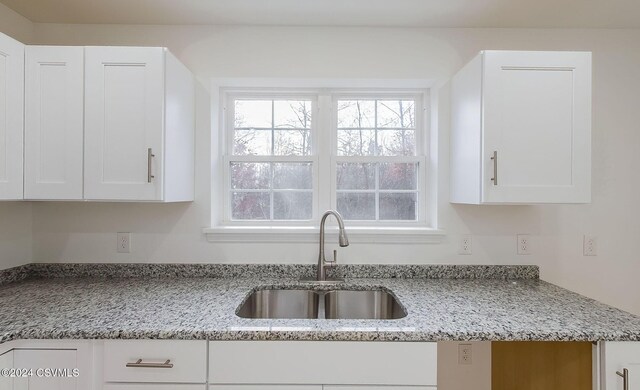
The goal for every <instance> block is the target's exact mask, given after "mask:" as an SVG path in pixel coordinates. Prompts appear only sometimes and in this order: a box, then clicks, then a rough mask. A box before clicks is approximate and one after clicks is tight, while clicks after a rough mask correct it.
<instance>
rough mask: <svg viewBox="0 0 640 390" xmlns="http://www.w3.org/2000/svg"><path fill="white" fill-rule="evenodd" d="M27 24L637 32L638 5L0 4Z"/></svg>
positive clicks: (190, 0) (401, 1)
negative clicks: (587, 29) (533, 29)
mask: <svg viewBox="0 0 640 390" xmlns="http://www.w3.org/2000/svg"><path fill="white" fill-rule="evenodd" d="M0 2H2V3H4V4H5V5H7V6H9V7H10V8H12V9H13V10H15V11H17V12H18V13H20V14H22V15H23V16H25V17H27V18H28V19H30V20H31V21H33V22H42V23H109V24H227V25H229V24H242V25H278V26H284V25H295V26H305V25H306V26H406V27H409V26H411V27H588V28H591V27H596V28H640V1H639V0H526V1H525V0H0Z"/></svg>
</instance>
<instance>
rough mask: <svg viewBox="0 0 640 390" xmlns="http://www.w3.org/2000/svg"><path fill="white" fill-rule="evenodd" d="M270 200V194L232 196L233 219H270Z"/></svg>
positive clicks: (258, 193) (247, 193) (249, 193)
mask: <svg viewBox="0 0 640 390" xmlns="http://www.w3.org/2000/svg"><path fill="white" fill-rule="evenodd" d="M269 198H270V197H269V193H268V192H234V193H232V194H231V217H232V218H233V219H269V218H270V215H269V212H270V204H269V203H270V199H269Z"/></svg>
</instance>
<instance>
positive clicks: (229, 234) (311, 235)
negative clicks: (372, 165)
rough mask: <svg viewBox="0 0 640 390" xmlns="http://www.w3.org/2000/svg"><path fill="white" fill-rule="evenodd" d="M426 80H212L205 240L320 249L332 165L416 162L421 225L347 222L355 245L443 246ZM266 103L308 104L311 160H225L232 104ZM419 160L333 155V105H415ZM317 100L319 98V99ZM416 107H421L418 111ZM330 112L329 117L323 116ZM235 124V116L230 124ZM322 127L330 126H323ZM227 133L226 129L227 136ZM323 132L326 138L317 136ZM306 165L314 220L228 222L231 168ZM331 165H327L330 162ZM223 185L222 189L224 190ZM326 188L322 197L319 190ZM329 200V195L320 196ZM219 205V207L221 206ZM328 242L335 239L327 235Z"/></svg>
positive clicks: (330, 205)
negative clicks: (357, 101) (383, 101)
mask: <svg viewBox="0 0 640 390" xmlns="http://www.w3.org/2000/svg"><path fill="white" fill-rule="evenodd" d="M432 86H433V82H432V81H431V80H324V79H321V80H318V79H311V80H300V79H215V80H213V82H212V88H211V105H212V106H211V107H212V118H211V119H212V139H211V141H212V143H211V166H212V182H211V193H212V196H211V198H212V201H211V227H208V228H205V229H204V233H205V234H206V237H207V239H208V241H211V242H317V232H318V223H319V218H320V215H319V214H320V211H323V210H326V209H335V207H336V164H337V162H338V161H341V160H343V159H349V160H350V161H356V160H359V159H360V160H363V161H364V160H366V161H372V159H374V160H382V161H386V162H388V161H390V160H393V161H398V162H400V161H402V162H417V163H418V164H419V174H418V197H419V199H418V211H417V213H418V218H417V220H415V221H346V224H347V228H348V230H349V235H350V240H351V241H352V242H372V241H374V242H376V243H421V244H425V243H440V242H442V239H443V237H444V232H443V231H442V230H439V229H438V227H437V186H436V184H437V150H438V147H437V136H436V134H435V132H434V131H433V126H432V122H433V120H434V118H433V116H432V113H431V107H433V101H434V97H433V96H432V95H431V90H430V88H431V87H432ZM260 96H263V97H264V98H265V99H276V100H277V99H279V98H289V99H292V98H311V100H312V102H313V103H312V105H313V118H312V130H311V131H312V143H313V144H312V152H311V153H312V154H311V155H310V156H300V157H297V156H296V157H285V156H230V155H228V152H229V153H230V152H231V150H232V149H231V147H232V145H231V143H232V139H230V138H231V137H229V135H230V134H232V131H233V120H232V119H231V120H228V119H227V118H228V117H229V114H230V112H228V111H226V110H225V107H226V106H228V102H229V101H230V100H229V99H235V98H242V97H254V98H259V97H260ZM416 96H419V97H420V102H418V101H416V156H409V157H397V158H396V157H363V158H362V159H361V158H360V157H355V158H354V157H346V156H338V155H337V114H336V110H335V109H334V107H337V106H335V104H336V103H337V99H343V98H363V99H380V98H384V97H393V98H404V97H409V98H412V99H414V98H416ZM316 97H317V99H316ZM418 106H419V107H420V108H419V107H418ZM327 109H330V110H331V113H330V114H320V110H327ZM230 118H233V117H230ZM327 120H328V121H329V122H330V123H326V122H327ZM229 127H231V130H230V129H229ZM319 129H328V130H329V131H330V137H326V136H324V134H322V135H321V134H320V131H322V130H319ZM245 158H246V160H247V161H258V160H262V161H269V162H272V161H276V160H278V161H291V162H293V161H311V162H312V164H313V176H314V177H313V185H314V190H313V192H314V195H313V198H314V201H313V216H312V219H311V220H305V221H274V220H266V221H252V220H250V221H238V220H235V221H232V220H231V218H230V215H229V213H230V207H229V205H230V203H229V202H230V199H229V197H230V182H229V180H230V178H229V170H228V166H229V162H230V161H240V160H244V159H245ZM327 160H329V161H327ZM224 183H226V185H225V184H224ZM327 186H328V188H330V190H329V191H328V194H329V195H328V196H326V195H325V196H321V195H320V193H319V188H320V187H323V188H327ZM325 194H326V191H325ZM221 198H223V199H222V202H221ZM328 234H329V235H331V234H334V233H333V232H332V231H331V229H330V230H329V232H328Z"/></svg>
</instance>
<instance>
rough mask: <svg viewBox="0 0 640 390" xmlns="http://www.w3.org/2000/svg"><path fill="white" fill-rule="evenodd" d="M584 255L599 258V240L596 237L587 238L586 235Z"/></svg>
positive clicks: (583, 241) (583, 246)
mask: <svg viewBox="0 0 640 390" xmlns="http://www.w3.org/2000/svg"><path fill="white" fill-rule="evenodd" d="M582 255H583V256H597V255H598V239H597V238H596V236H587V235H586V234H585V236H584V238H583V240H582Z"/></svg>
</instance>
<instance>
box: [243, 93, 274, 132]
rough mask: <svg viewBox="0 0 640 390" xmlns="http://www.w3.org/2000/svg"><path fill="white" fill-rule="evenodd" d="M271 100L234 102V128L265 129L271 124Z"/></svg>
mask: <svg viewBox="0 0 640 390" xmlns="http://www.w3.org/2000/svg"><path fill="white" fill-rule="evenodd" d="M271 104H272V103H271V100H236V101H235V110H234V112H235V125H234V127H235V128H239V127H266V128H271V126H272V123H273V118H272V112H271V109H272V107H271Z"/></svg>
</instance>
